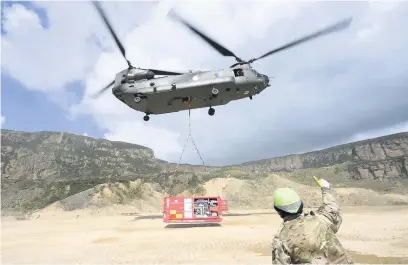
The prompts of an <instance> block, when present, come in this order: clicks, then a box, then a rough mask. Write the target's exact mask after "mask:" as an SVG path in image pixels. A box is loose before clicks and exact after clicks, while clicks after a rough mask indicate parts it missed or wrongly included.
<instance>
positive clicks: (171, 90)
mask: <svg viewBox="0 0 408 265" xmlns="http://www.w3.org/2000/svg"><path fill="white" fill-rule="evenodd" d="M268 86H269V78H268V77H267V76H266V75H262V74H260V73H258V72H257V71H255V70H254V69H253V68H252V67H251V66H250V65H247V64H243V65H236V66H233V67H232V68H225V69H220V70H211V71H205V72H204V71H203V72H192V73H187V74H182V75H176V76H164V77H156V78H155V77H154V73H152V72H151V71H149V70H141V69H136V68H134V69H130V70H129V69H125V70H123V71H121V72H119V73H118V74H117V75H116V78H115V85H114V87H113V88H112V93H113V94H114V95H115V97H116V98H117V99H119V100H121V101H122V102H123V103H125V104H126V105H128V106H129V107H130V108H132V109H134V110H136V111H140V112H143V113H146V115H150V114H154V115H158V114H165V113H172V112H178V111H183V110H188V109H197V108H205V107H209V108H211V109H212V107H214V106H219V105H225V104H227V103H229V102H231V101H234V100H239V99H243V98H250V99H252V97H253V96H255V95H256V94H259V93H260V92H262V91H263V90H264V89H265V88H266V87H268ZM209 114H210V115H213V114H211V113H210V111H209Z"/></svg>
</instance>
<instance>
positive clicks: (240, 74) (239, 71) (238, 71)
mask: <svg viewBox="0 0 408 265" xmlns="http://www.w3.org/2000/svg"><path fill="white" fill-rule="evenodd" d="M234 75H235V76H236V77H238V76H244V71H243V70H242V69H240V68H238V69H234Z"/></svg>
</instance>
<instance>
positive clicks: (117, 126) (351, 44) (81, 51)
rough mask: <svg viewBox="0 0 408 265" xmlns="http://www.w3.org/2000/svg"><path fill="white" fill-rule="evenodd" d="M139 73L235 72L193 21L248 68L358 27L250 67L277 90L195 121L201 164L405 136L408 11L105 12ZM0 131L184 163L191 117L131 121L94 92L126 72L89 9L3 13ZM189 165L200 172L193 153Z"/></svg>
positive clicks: (321, 6) (393, 4) (184, 8)
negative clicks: (60, 135)
mask: <svg viewBox="0 0 408 265" xmlns="http://www.w3.org/2000/svg"><path fill="white" fill-rule="evenodd" d="M102 5H103V7H104V9H105V10H106V12H107V14H108V17H109V18H110V21H111V22H112V24H113V27H114V28H115V30H116V31H117V32H118V35H119V38H120V39H121V41H122V42H123V44H124V46H125V48H126V52H127V56H128V58H130V61H131V62H132V64H133V65H134V66H137V67H143V68H158V69H167V70H173V71H188V70H190V69H191V70H210V69H221V68H224V67H229V66H230V65H231V64H233V63H234V62H235V61H234V60H233V58H229V57H222V56H221V55H220V54H219V53H217V52H216V51H214V50H213V49H212V48H211V47H210V46H209V45H208V44H206V43H205V42H203V41H202V40H201V39H199V38H198V37H196V36H195V35H193V34H192V33H191V32H190V31H189V30H188V29H186V28H185V27H183V26H182V25H180V24H179V23H177V22H176V21H174V20H171V19H170V18H169V17H168V16H167V14H168V12H169V11H170V10H171V9H172V8H173V9H174V10H176V11H177V12H178V13H179V14H180V15H182V16H183V17H184V18H185V19H186V20H188V21H190V22H191V23H192V24H194V25H195V26H197V27H198V28H199V29H201V30H202V31H203V32H205V33H206V34H208V35H209V36H211V37H212V38H214V39H215V40H217V41H218V42H220V43H221V44H222V45H224V46H226V47H228V48H229V49H230V50H232V51H233V52H234V53H236V54H237V55H238V56H239V57H241V58H245V59H250V58H253V57H256V56H259V55H261V54H263V53H265V52H267V51H269V50H271V49H273V48H275V47H277V46H280V45H282V44H284V43H285V42H288V41H291V40H293V39H295V38H297V37H300V36H302V35H305V34H308V33H310V32H313V31H315V30H318V29H320V28H322V27H325V26H327V25H329V24H331V23H334V22H336V21H338V20H341V19H343V18H347V17H350V16H352V17H353V21H352V24H351V26H350V27H349V28H348V29H346V30H344V31H342V32H339V33H335V34H332V35H329V36H326V37H323V38H321V39H317V40H314V41H311V42H309V43H306V44H303V45H301V46H297V47H295V48H292V49H289V50H286V51H283V52H281V53H277V54H276V55H273V56H270V57H267V58H265V59H263V60H259V61H257V62H255V63H253V65H252V66H253V67H254V68H255V69H256V70H257V71H258V72H261V73H263V74H266V75H268V76H272V77H273V78H272V79H271V82H270V84H271V86H270V87H269V88H267V89H266V90H265V91H264V92H262V93H261V94H259V95H256V96H255V97H254V98H253V100H252V101H251V100H249V99H248V100H247V99H243V100H240V101H234V102H231V103H229V104H227V105H225V106H220V107H216V108H215V109H216V113H215V115H214V116H212V117H211V116H209V115H208V114H207V111H208V110H207V109H198V110H193V111H192V112H191V124H192V125H191V126H192V127H191V130H192V135H193V138H194V141H195V143H196V145H197V147H198V148H199V151H200V154H201V155H202V157H203V159H204V162H205V163H206V164H210V165H227V164H229V165H230V164H238V163H242V162H247V161H254V160H258V159H265V158H270V157H275V156H281V155H287V154H293V153H302V152H308V151H313V150H318V149H322V148H326V147H330V146H333V145H338V144H342V143H347V142H351V141H357V140H362V139H367V138H372V137H377V136H381V135H386V134H392V133H397V132H402V131H408V75H407V74H406V73H408V49H406V47H408V31H406V30H404V29H403V25H408V2H403V1H384V2H379V1H373V2H363V1H355V2H352V1H344V2H343V1H339V2H335V1H325V2H313V1H303V2H301V1H235V2H233V1H177V2H170V1H158V2H154V1H148V2H141V1H139V2H129V1H124V2H103V3H102ZM1 21H2V40H1V126H2V128H5V129H13V130H23V131H43V130H46V131H64V132H71V133H75V134H82V135H87V136H90V137H95V138H106V139H109V140H117V141H125V142H131V143H136V144H140V145H143V146H146V147H149V148H152V149H153V151H154V153H155V156H156V157H158V158H160V159H164V160H167V161H171V162H177V161H178V160H179V158H180V155H181V152H182V148H183V146H184V144H185V141H186V138H187V135H188V113H187V112H178V113H172V114H165V115H157V116H155V115H152V116H151V117H150V121H148V122H145V121H143V116H144V114H143V113H139V112H136V111H133V110H132V109H130V108H129V107H127V106H126V105H124V104H123V103H122V102H120V101H118V100H117V99H115V98H114V96H113V95H112V94H111V93H110V92H109V91H108V92H107V93H105V94H104V95H103V96H101V97H100V98H98V99H96V100H95V99H91V98H90V97H89V95H90V94H92V93H93V92H95V91H97V90H98V89H100V88H101V87H102V86H104V85H105V84H107V83H109V82H110V81H111V80H112V79H113V78H114V76H115V74H116V73H117V72H119V71H121V70H123V69H125V68H126V67H127V64H126V61H125V60H124V59H123V57H122V56H121V54H120V52H119V49H118V48H117V47H116V45H115V43H114V41H113V38H112V37H111V36H110V34H109V31H108V30H107V29H106V28H105V27H104V24H103V23H102V20H101V18H100V17H98V16H97V13H96V12H95V10H94V8H93V6H92V5H91V4H90V3H89V2H80V1H74V2H66V1H65V2H60V1H53V2H51V1H50V2H45V1H41V2H18V1H14V2H2V19H1ZM181 162H183V163H191V164H199V163H200V162H201V161H200V158H199V157H198V155H197V153H196V151H195V149H194V147H193V145H192V143H191V142H189V143H188V144H187V148H186V151H185V153H184V156H183V157H182V159H181Z"/></svg>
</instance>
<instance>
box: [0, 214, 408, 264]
mask: <svg viewBox="0 0 408 265" xmlns="http://www.w3.org/2000/svg"><path fill="white" fill-rule="evenodd" d="M246 212H252V215H247V216H227V217H225V218H224V221H223V222H222V226H218V227H191V226H188V227H183V228H166V224H164V223H163V222H162V220H161V219H160V218H158V219H153V220H149V219H135V216H132V215H123V212H122V214H121V213H120V212H118V213H117V215H112V214H111V215H110V216H106V215H105V216H101V215H100V216H95V215H89V214H86V213H84V214H81V212H79V213H78V212H76V213H73V212H71V213H60V212H59V213H53V214H48V215H44V214H43V215H41V216H40V217H39V218H38V219H35V218H34V219H33V220H26V221H16V220H15V219H12V218H3V219H2V240H1V241H2V242H1V244H2V245H1V253H2V254H1V259H2V263H3V264H9V263H13V264H22V263H30V264H40V263H41V264H51V263H55V264H56V263H59V264H70V263H76V264H78V263H82V264H86V263H98V264H118V263H136V262H140V263H141V262H143V263H155V264H158V263H168V264H180V263H186V264H187V263H190V264H191V263H202V264H204V263H206V264H209V263H213V264H214V263H223V264H226V263H229V264H232V263H234V264H237V263H252V264H255V263H259V264H260V263H263V264H265V263H267V264H270V263H271V256H270V241H271V238H272V236H273V234H274V233H275V231H276V230H277V229H278V227H279V225H280V222H281V220H280V219H279V216H278V215H276V214H274V213H273V212H272V211H267V210H265V211H262V212H263V213H262V212H259V211H246ZM343 212H344V221H343V225H342V227H341V229H340V232H339V239H340V241H341V242H342V243H343V245H344V246H345V247H346V248H347V249H348V250H350V253H351V255H352V257H353V258H354V261H355V262H356V263H366V264H367V263H372V264H380V263H382V264H408V251H407V249H408V207H406V206H404V207H400V206H389V207H383V206H382V207H348V208H344V209H343Z"/></svg>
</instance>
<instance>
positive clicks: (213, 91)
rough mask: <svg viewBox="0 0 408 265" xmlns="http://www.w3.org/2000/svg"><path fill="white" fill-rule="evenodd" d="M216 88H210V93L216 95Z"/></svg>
mask: <svg viewBox="0 0 408 265" xmlns="http://www.w3.org/2000/svg"><path fill="white" fill-rule="evenodd" d="M218 92H219V91H218V89H216V88H213V89H212V90H211V93H212V94H213V95H214V96H215V95H218Z"/></svg>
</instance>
